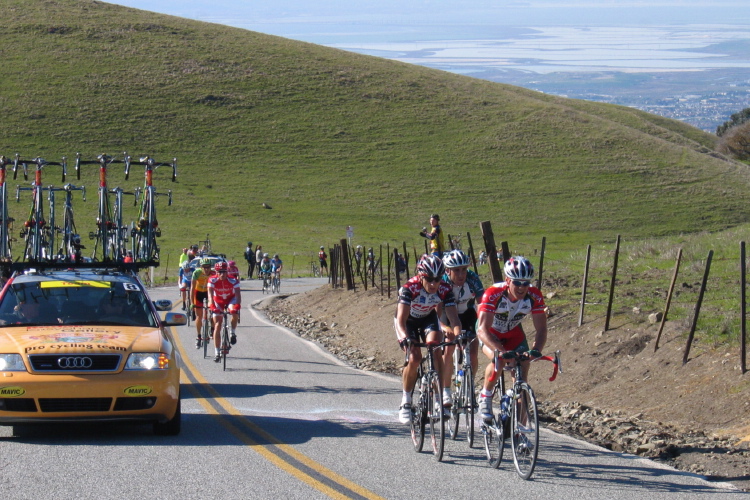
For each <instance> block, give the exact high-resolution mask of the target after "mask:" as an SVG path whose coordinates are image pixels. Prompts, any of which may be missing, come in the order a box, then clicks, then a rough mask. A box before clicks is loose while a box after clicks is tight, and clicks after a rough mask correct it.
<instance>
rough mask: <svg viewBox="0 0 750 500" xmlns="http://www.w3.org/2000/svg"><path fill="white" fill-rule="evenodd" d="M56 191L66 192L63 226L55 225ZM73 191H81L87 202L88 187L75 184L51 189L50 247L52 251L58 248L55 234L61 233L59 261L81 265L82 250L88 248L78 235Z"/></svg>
mask: <svg viewBox="0 0 750 500" xmlns="http://www.w3.org/2000/svg"><path fill="white" fill-rule="evenodd" d="M56 191H65V204H64V208H63V223H62V226H56V225H55V219H54V215H55V192H56ZM73 191H81V195H82V197H83V201H86V186H81V187H76V186H74V185H73V184H65V185H64V186H63V187H61V188H54V187H52V186H50V187H49V199H50V226H51V227H52V236H51V241H50V247H51V248H52V249H54V248H56V245H55V233H60V234H61V236H62V241H61V242H60V250H59V252H58V257H59V260H62V261H63V262H77V263H80V262H81V260H82V258H81V249H83V248H86V247H84V246H83V244H81V236H80V235H79V234H78V230H77V228H76V223H75V219H74V217H73Z"/></svg>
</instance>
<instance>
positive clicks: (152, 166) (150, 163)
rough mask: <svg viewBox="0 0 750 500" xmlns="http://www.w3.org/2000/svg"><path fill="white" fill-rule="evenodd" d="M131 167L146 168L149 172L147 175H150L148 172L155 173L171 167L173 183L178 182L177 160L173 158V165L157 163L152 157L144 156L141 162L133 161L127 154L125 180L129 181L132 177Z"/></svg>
mask: <svg viewBox="0 0 750 500" xmlns="http://www.w3.org/2000/svg"><path fill="white" fill-rule="evenodd" d="M130 165H143V166H145V167H146V172H147V174H146V175H148V172H153V171H154V170H156V169H157V168H159V167H162V166H165V165H169V166H170V167H172V182H175V181H176V180H177V158H172V163H157V161H156V160H154V159H153V158H151V157H150V156H144V157H142V158H141V159H140V161H133V160H132V158H131V157H130V156H128V155H127V153H125V180H128V178H129V177H130Z"/></svg>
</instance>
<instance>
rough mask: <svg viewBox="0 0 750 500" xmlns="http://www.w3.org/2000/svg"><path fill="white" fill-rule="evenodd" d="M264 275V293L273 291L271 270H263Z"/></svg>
mask: <svg viewBox="0 0 750 500" xmlns="http://www.w3.org/2000/svg"><path fill="white" fill-rule="evenodd" d="M261 275H262V277H263V293H271V279H270V278H271V273H270V272H269V271H261Z"/></svg>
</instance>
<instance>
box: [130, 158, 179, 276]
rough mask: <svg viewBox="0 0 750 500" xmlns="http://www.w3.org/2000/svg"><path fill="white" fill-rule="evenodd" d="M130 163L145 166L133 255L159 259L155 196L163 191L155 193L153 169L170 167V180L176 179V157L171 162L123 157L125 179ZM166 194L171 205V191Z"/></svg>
mask: <svg viewBox="0 0 750 500" xmlns="http://www.w3.org/2000/svg"><path fill="white" fill-rule="evenodd" d="M130 165H143V166H144V167H145V181H144V186H143V188H142V193H143V199H142V201H141V208H140V211H139V214H138V222H137V223H136V225H135V228H134V233H133V234H132V236H133V237H135V249H134V250H135V255H136V258H137V259H138V260H140V261H142V262H155V261H158V260H159V246H158V245H157V244H156V238H158V237H160V236H161V228H159V221H158V220H157V218H156V198H157V196H161V195H163V194H164V193H157V192H156V188H155V187H154V182H153V179H154V171H155V170H156V169H157V168H159V167H161V166H163V165H168V166H170V167H172V182H175V181H176V180H177V158H173V159H172V163H157V162H156V160H154V159H153V158H151V157H149V156H144V157H143V158H141V159H140V161H137V162H136V161H132V160H131V159H130V156H126V157H125V180H127V179H128V177H129V176H130ZM166 195H167V196H168V197H169V203H168V205H172V191H171V190H167V193H166Z"/></svg>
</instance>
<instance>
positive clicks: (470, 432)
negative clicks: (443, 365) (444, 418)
mask: <svg viewBox="0 0 750 500" xmlns="http://www.w3.org/2000/svg"><path fill="white" fill-rule="evenodd" d="M476 338H477V334H476V333H475V332H472V331H466V330H462V331H461V335H459V336H458V337H457V338H456V339H455V340H454V341H453V342H450V343H448V344H447V345H451V344H455V345H456V346H457V347H456V349H455V350H454V351H453V381H452V391H451V392H452V393H453V405H452V406H451V416H450V420H449V421H448V433H449V434H450V436H451V439H453V440H456V439H458V427H459V423H460V420H461V415H462V414H463V415H465V419H466V421H465V425H466V440H467V441H468V443H469V448H471V447H472V446H473V444H474V414H475V412H476V410H477V409H478V406H477V399H476V392H475V390H474V372H473V367H472V366H471V346H472V343H473V342H474V341H476Z"/></svg>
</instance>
